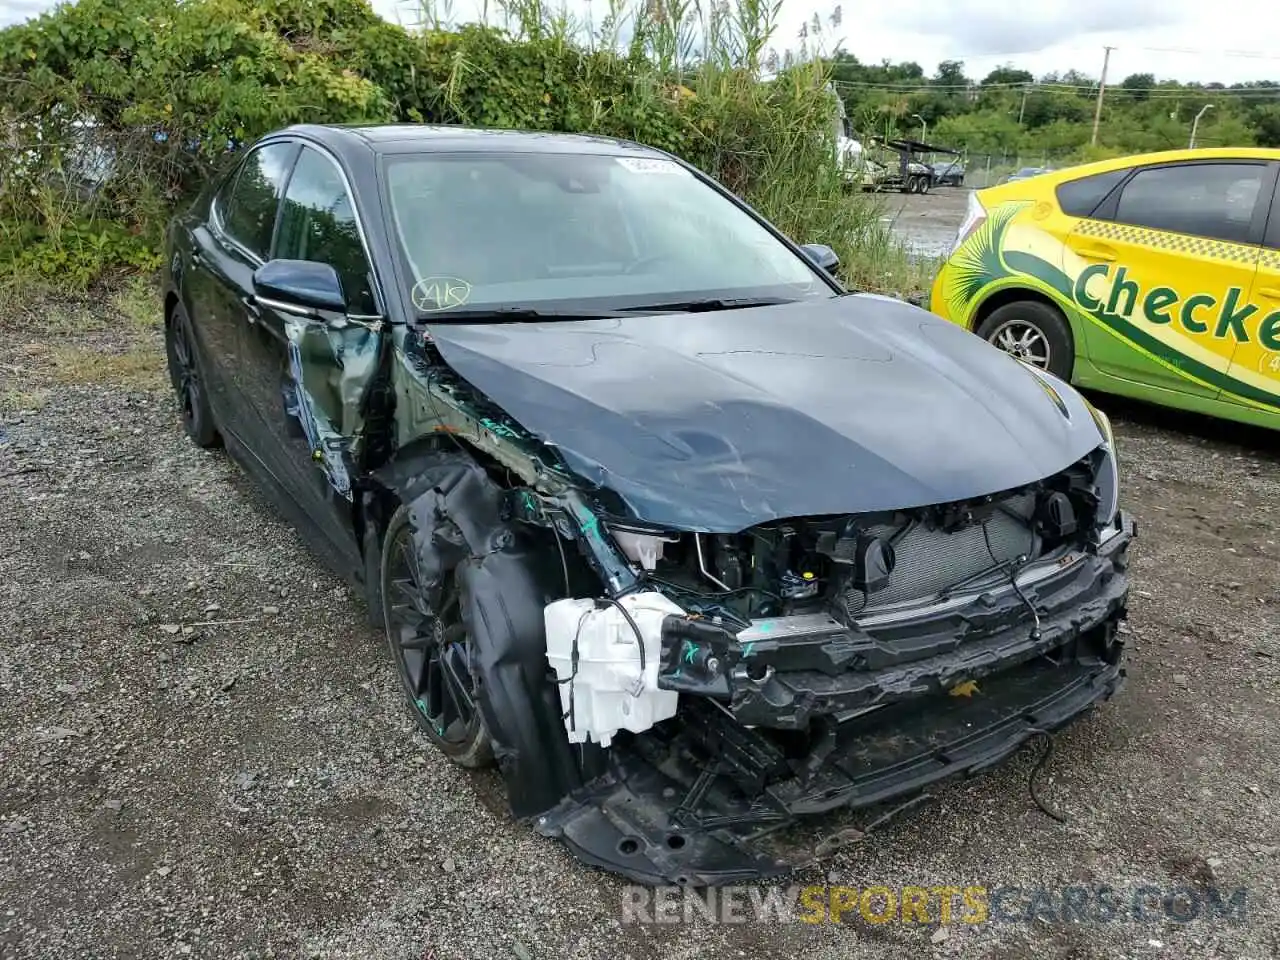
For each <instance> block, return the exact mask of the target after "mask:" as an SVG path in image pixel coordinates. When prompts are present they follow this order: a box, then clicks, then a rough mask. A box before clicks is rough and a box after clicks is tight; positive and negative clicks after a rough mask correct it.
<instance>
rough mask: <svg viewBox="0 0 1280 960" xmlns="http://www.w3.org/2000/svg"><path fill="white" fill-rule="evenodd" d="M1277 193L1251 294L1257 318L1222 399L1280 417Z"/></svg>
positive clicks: (1233, 361) (1239, 346)
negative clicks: (1256, 310)
mask: <svg viewBox="0 0 1280 960" xmlns="http://www.w3.org/2000/svg"><path fill="white" fill-rule="evenodd" d="M1277 194H1280V189H1277ZM1273 197H1274V198H1273V200H1272V205H1271V214H1270V217H1269V218H1268V220H1267V227H1266V233H1265V234H1264V236H1263V241H1262V250H1261V252H1260V254H1259V256H1258V270H1257V273H1256V274H1255V276H1254V281H1253V289H1252V291H1251V292H1250V294H1249V300H1250V301H1251V302H1252V303H1253V304H1254V305H1256V306H1257V308H1258V314H1257V317H1256V320H1257V322H1256V323H1255V324H1254V325H1253V327H1252V329H1251V330H1250V331H1249V333H1250V338H1249V340H1248V341H1245V342H1241V343H1239V344H1237V345H1236V349H1235V354H1234V355H1233V356H1232V358H1231V368H1230V370H1229V371H1228V374H1229V376H1230V379H1231V383H1229V384H1228V385H1227V387H1226V389H1225V390H1224V391H1223V394H1222V399H1223V400H1227V401H1230V402H1232V403H1241V404H1245V405H1248V406H1251V407H1254V408H1255V409H1257V408H1261V409H1262V410H1264V411H1266V412H1269V413H1272V414H1274V415H1276V417H1277V418H1278V419H1280V196H1274V195H1273Z"/></svg>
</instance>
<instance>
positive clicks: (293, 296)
mask: <svg viewBox="0 0 1280 960" xmlns="http://www.w3.org/2000/svg"><path fill="white" fill-rule="evenodd" d="M253 293H254V296H255V297H257V298H258V300H260V301H262V303H263V305H264V306H274V307H276V308H277V309H279V310H283V311H284V312H285V313H293V314H297V315H299V316H304V317H308V316H314V315H315V314H316V313H318V312H320V311H322V310H323V311H325V312H328V313H346V312H347V298H346V297H345V296H344V295H343V292H342V280H341V279H339V277H338V271H337V270H335V269H333V267H331V266H330V265H329V264H327V263H316V262H315V261H312V260H270V261H268V262H266V263H264V264H263V265H262V266H260V267H259V268H258V269H257V270H255V271H254V273H253Z"/></svg>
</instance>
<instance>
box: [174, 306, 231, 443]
mask: <svg viewBox="0 0 1280 960" xmlns="http://www.w3.org/2000/svg"><path fill="white" fill-rule="evenodd" d="M164 347H165V357H166V358H167V360H168V363H169V382H170V383H172V384H173V391H174V393H175V394H176V395H177V398H178V409H179V410H180V411H181V413H182V427H183V429H184V430H186V432H187V436H188V437H190V438H191V441H192V442H193V443H194V444H195V445H196V446H197V447H206V448H208V447H217V446H220V445H221V444H222V438H221V437H220V436H219V435H218V429H217V427H216V426H214V423H213V412H212V410H210V409H209V396H208V394H207V393H206V392H205V386H204V378H203V377H202V376H201V374H200V360H199V357H198V356H197V355H196V340H195V335H194V333H193V332H192V330H191V319H190V318H189V317H188V316H187V311H186V310H184V309H183V308H182V305H181V304H178V305H177V306H175V307H174V308H173V313H172V314H171V315H170V317H169V322H168V323H166V324H165V327H164Z"/></svg>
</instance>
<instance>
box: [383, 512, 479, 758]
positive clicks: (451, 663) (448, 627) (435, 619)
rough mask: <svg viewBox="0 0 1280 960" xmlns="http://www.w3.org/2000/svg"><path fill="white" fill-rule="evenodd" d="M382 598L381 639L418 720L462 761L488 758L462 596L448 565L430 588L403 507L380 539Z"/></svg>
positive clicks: (449, 755) (441, 746) (453, 756)
mask: <svg viewBox="0 0 1280 960" xmlns="http://www.w3.org/2000/svg"><path fill="white" fill-rule="evenodd" d="M382 602H383V610H384V615H385V621H386V632H387V644H388V646H389V647H390V649H391V657H392V660H393V661H394V663H395V666H396V672H397V674H399V677H400V683H401V686H402V687H403V688H404V692H405V697H406V698H407V699H408V702H409V709H410V712H412V713H413V715H414V718H415V719H416V720H417V722H418V726H420V727H421V728H422V730H423V731H424V732H425V733H426V734H427V736H428V737H430V738H431V740H432V741H434V742H435V744H436V746H438V747H439V748H440V750H441V751H442V752H443V753H444V754H445V755H446V756H448V757H449V758H450V759H451V760H453V761H454V762H455V763H457V764H459V765H460V766H464V767H483V766H487V765H488V764H490V763H491V762H492V761H493V747H492V744H491V743H490V741H489V733H488V731H487V730H486V729H485V725H484V720H483V718H482V717H481V716H480V711H479V709H478V705H477V695H476V683H475V672H474V671H473V669H472V662H471V657H472V644H471V641H470V638H469V637H468V636H467V629H466V625H465V624H464V623H463V619H462V607H463V603H464V602H465V597H464V596H463V592H462V589H461V585H460V584H459V581H458V577H457V576H456V574H455V573H454V572H453V571H450V572H449V573H447V574H446V575H445V576H444V577H443V578H442V581H441V583H440V584H439V585H438V586H437V587H435V588H434V589H433V588H432V587H431V585H429V584H426V583H424V582H423V578H422V577H421V575H420V573H419V565H418V559H417V555H416V553H415V545H414V540H413V530H412V527H411V526H410V524H409V516H408V510H407V508H405V507H401V508H400V509H399V510H398V511H396V514H395V516H393V517H392V519H391V523H390V525H389V526H388V529H387V535H386V539H385V541H384V545H383V552H382Z"/></svg>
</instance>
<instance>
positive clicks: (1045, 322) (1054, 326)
mask: <svg viewBox="0 0 1280 960" xmlns="http://www.w3.org/2000/svg"><path fill="white" fill-rule="evenodd" d="M978 336H980V337H982V339H983V340H986V341H987V343H989V344H991V345H992V346H995V347H999V348H1000V349H1001V350H1003V351H1004V352H1005V353H1009V354H1012V355H1013V356H1015V357H1017V358H1018V359H1019V360H1022V361H1024V362H1026V363H1029V364H1031V365H1032V366H1035V367H1039V368H1040V369H1042V370H1048V371H1049V372H1050V373H1052V374H1053V375H1054V376H1056V377H1060V378H1062V379H1063V380H1070V379H1071V368H1072V366H1073V364H1074V361H1075V349H1074V346H1073V344H1072V341H1071V328H1070V327H1068V326H1067V321H1066V320H1064V319H1063V317H1062V314H1060V313H1059V312H1058V311H1057V310H1055V309H1054V308H1053V307H1051V306H1049V305H1048V304H1047V303H1040V302H1039V301H1038V300H1018V301H1016V302H1014V303H1006V304H1005V305H1004V306H1003V307H998V308H997V309H996V310H993V311H992V313H991V316H989V317H987V319H985V320H983V321H982V324H981V325H980V326H979V327H978Z"/></svg>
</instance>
